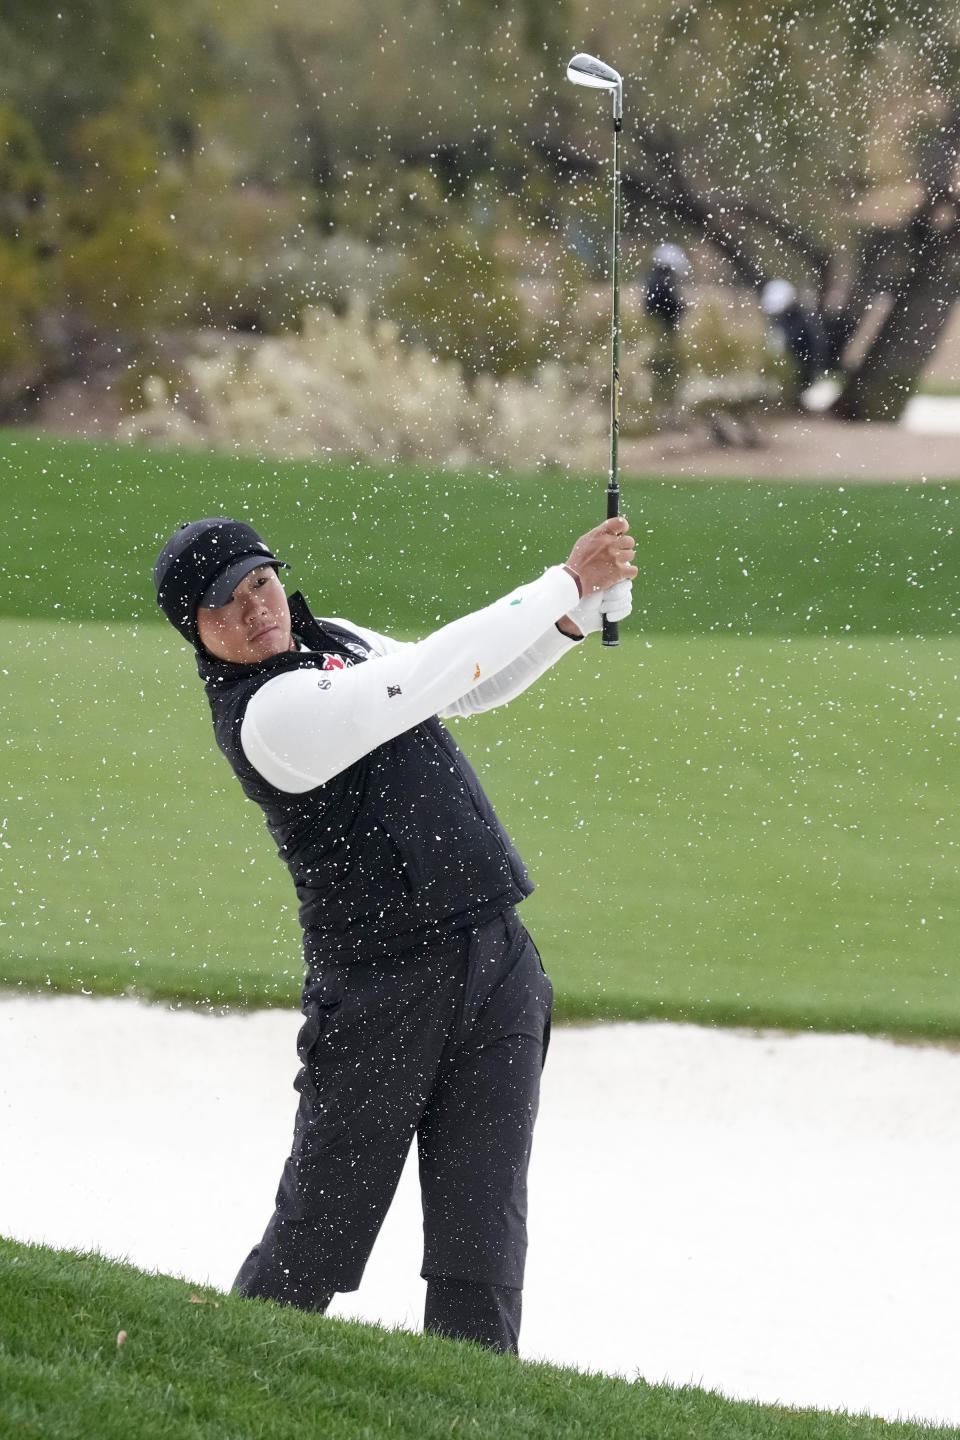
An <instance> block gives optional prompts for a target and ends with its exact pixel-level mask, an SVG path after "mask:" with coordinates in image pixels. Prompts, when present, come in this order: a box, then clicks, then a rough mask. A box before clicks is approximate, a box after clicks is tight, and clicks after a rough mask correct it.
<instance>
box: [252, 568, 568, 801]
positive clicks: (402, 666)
mask: <svg viewBox="0 0 960 1440" xmlns="http://www.w3.org/2000/svg"><path fill="white" fill-rule="evenodd" d="M577 598H578V597H577V584H576V581H575V580H574V579H573V578H572V577H571V576H570V575H569V574H568V573H567V572H566V571H565V570H564V569H563V567H562V566H559V565H557V566H555V567H554V568H552V569H550V570H548V571H547V572H546V574H545V575H542V576H541V577H540V579H539V580H535V581H534V582H533V583H532V584H530V585H522V586H520V588H519V589H517V590H514V591H512V592H511V593H510V594H509V595H505V596H504V597H503V599H501V600H497V601H495V602H494V603H493V604H492V605H488V606H486V608H485V609H483V610H477V611H475V612H474V613H473V614H471V615H465V616H463V617H462V619H460V620H454V621H453V623H452V624H450V625H445V626H444V627H443V628H442V629H441V630H436V631H434V633H433V634H432V635H428V636H427V638H426V639H425V640H420V641H418V642H417V643H415V644H407V645H398V644H396V642H393V643H392V644H391V646H390V653H388V654H381V655H374V656H373V657H372V658H371V659H369V660H366V661H364V662H363V663H362V664H360V665H355V666H353V667H352V668H350V669H346V670H331V671H324V670H314V669H313V668H308V667H304V668H302V669H298V670H289V671H287V672H285V673H284V674H281V675H277V676H275V677H274V678H273V679H272V680H268V681H267V682H266V684H265V685H262V686H261V687H260V689H259V690H258V691H257V692H256V694H255V695H254V696H253V698H252V699H251V700H250V703H249V704H248V706H247V709H246V713H245V715H244V718H243V723H242V725H241V729H240V741H241V744H242V746H243V750H244V753H245V754H246V756H247V759H248V760H249V761H250V763H251V764H252V765H254V766H255V768H256V769H257V770H258V771H259V772H260V774H261V775H262V776H263V777H264V779H265V780H267V781H269V782H270V784H271V785H275V786H276V787H277V789H279V790H284V791H286V792H288V793H291V794H299V793H302V792H303V791H305V790H310V789H313V787H314V786H316V785H322V784H323V783H324V782H325V781H327V780H330V779H332V778H333V776H334V775H337V774H339V773H340V771H341V770H345V769H347V767H348V766H350V765H352V764H354V763H355V762H356V761H357V760H359V759H360V758H361V756H363V755H366V754H368V753H369V751H371V750H373V749H375V748H376V747H377V746H378V745H382V744H384V742H385V741H387V740H391V739H393V738H394V736H396V735H400V734H402V733H403V731H404V730H409V729H410V728H411V727H412V726H414V725H419V724H420V723H421V722H422V721H424V720H427V719H429V717H430V716H431V715H436V714H437V713H438V712H440V711H448V710H449V707H451V706H452V705H454V704H455V703H456V701H458V700H460V699H461V698H462V697H463V696H464V695H466V694H467V693H468V692H469V691H471V690H474V689H475V688H476V687H477V685H478V683H479V682H480V680H481V679H483V678H485V677H486V676H491V677H492V676H495V675H497V674H499V673H500V672H502V671H503V670H505V668H506V667H507V666H510V665H513V664H514V663H515V662H516V661H517V660H518V659H519V658H520V657H521V656H522V655H523V654H524V652H525V651H527V650H529V649H530V647H531V646H533V645H534V644H535V642H536V641H537V640H539V639H541V638H542V637H543V636H544V634H545V633H546V632H547V631H548V630H549V629H550V627H551V626H552V625H553V624H554V622H555V621H557V620H558V619H560V617H561V616H562V615H564V614H565V613H566V611H567V610H569V609H570V608H571V606H572V605H575V604H576V602H577ZM558 638H559V637H558Z"/></svg>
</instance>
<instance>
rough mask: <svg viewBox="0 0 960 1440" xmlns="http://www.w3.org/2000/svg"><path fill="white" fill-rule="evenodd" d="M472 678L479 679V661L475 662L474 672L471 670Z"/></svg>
mask: <svg viewBox="0 0 960 1440" xmlns="http://www.w3.org/2000/svg"><path fill="white" fill-rule="evenodd" d="M473 678H474V680H479V679H480V665H479V663H478V664H477V668H476V670H474V672H473Z"/></svg>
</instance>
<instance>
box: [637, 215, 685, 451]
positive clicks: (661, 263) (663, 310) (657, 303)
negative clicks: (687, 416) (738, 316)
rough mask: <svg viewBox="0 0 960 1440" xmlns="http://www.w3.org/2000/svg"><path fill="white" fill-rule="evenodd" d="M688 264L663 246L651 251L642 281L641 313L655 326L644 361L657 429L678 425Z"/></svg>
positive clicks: (677, 252) (682, 254)
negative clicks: (649, 380) (649, 382)
mask: <svg viewBox="0 0 960 1440" xmlns="http://www.w3.org/2000/svg"><path fill="white" fill-rule="evenodd" d="M689 274H690V261H689V260H688V259H687V256H686V254H685V252H684V251H683V250H682V249H681V248H680V246H679V245H673V244H669V243H665V244H662V245H658V246H657V247H656V249H655V250H654V251H653V254H652V256H651V261H650V268H649V270H648V271H647V275H646V278H645V280H644V292H643V308H644V312H645V314H646V315H647V316H649V318H650V319H651V320H652V321H653V322H654V324H655V326H656V338H655V340H654V345H653V350H652V352H651V355H650V359H649V361H648V367H649V370H650V376H651V400H652V404H653V412H654V415H655V417H656V421H657V424H658V426H659V427H660V428H661V429H671V428H674V427H676V426H677V425H678V424H679V423H680V419H681V415H680V404H679V392H680V381H681V378H682V373H683V365H682V360H681V355H680V338H679V332H680V325H681V322H682V320H683V317H684V313H685V312H686V309H687V300H686V297H685V295H684V289H683V282H684V281H685V280H686V279H687V278H688V277H689Z"/></svg>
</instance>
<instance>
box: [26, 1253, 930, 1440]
mask: <svg viewBox="0 0 960 1440" xmlns="http://www.w3.org/2000/svg"><path fill="white" fill-rule="evenodd" d="M191 1296H193V1297H194V1299H191ZM197 1301H199V1302H201V1303H197ZM121 1331H125V1332H126V1338H125V1340H124V1342H123V1344H122V1345H120V1346H118V1344H117V1337H118V1335H119V1334H120V1332H121ZM0 1422H2V1426H3V1429H2V1433H3V1435H4V1437H5V1440H6V1437H10V1440H14V1437H17V1440H131V1437H134V1436H135V1437H136V1440H154V1437H157V1440H159V1437H161V1436H162V1437H165V1440H167V1437H176V1440H181V1437H182V1440H247V1437H249V1440H254V1437H256V1440H316V1437H317V1436H321V1435H322V1436H323V1437H324V1440H382V1437H384V1436H391V1437H392V1436H396V1437H397V1440H404V1437H407V1440H441V1437H449V1436H451V1435H453V1436H458V1435H463V1434H466V1435H477V1436H482V1437H483V1440H524V1437H527V1440H568V1437H569V1440H574V1437H576V1440H624V1437H627V1436H629V1437H630V1440H750V1437H757V1440H761V1437H762V1440H841V1437H843V1440H873V1437H877V1440H879V1437H885V1440H914V1437H916V1440H921V1437H923V1440H939V1437H943V1440H947V1437H955V1436H956V1435H957V1431H956V1430H955V1429H954V1428H953V1427H949V1428H946V1427H935V1426H932V1425H921V1424H912V1423H892V1424H888V1423H885V1422H884V1421H882V1420H875V1419H870V1418H868V1417H856V1416H851V1415H847V1414H844V1413H842V1412H838V1413H828V1412H823V1411H816V1410H791V1409H784V1408H779V1407H776V1406H772V1405H759V1404H750V1403H744V1402H735V1401H730V1400H726V1399H724V1398H723V1397H721V1396H719V1395H716V1394H714V1393H711V1392H708V1391H705V1390H699V1389H696V1388H694V1387H692V1386H685V1387H683V1388H680V1389H672V1388H670V1387H668V1386H665V1385H648V1384H646V1383H645V1382H644V1381H642V1380H636V1381H632V1382H630V1381H627V1380H618V1379H614V1378H610V1377H606V1376H599V1375H584V1374H581V1373H580V1372H578V1371H575V1370H563V1369H558V1368H556V1367H554V1366H551V1365H534V1364H526V1363H522V1362H517V1361H516V1360H513V1359H511V1358H509V1357H504V1356H497V1355H490V1354H487V1353H486V1352H484V1351H481V1350H478V1349H476V1348H475V1347H474V1346H470V1345H458V1344H454V1343H452V1342H450V1341H442V1340H437V1339H435V1338H428V1337H425V1336H422V1335H411V1334H405V1333H403V1332H399V1331H394V1332H389V1331H384V1330H380V1329H377V1328H375V1327H373V1326H364V1325H357V1324H351V1323H348V1322H344V1321H337V1320H327V1319H325V1318H322V1317H318V1316H312V1315H306V1314H304V1313H302V1312H300V1311H296V1310H292V1309H282V1308H280V1307H278V1306H275V1305H272V1304H266V1303H263V1302H259V1301H257V1302H251V1301H244V1300H238V1299H236V1298H235V1297H231V1296H225V1295H218V1294H216V1292H213V1291H209V1290H204V1291H203V1292H202V1293H201V1294H200V1295H197V1293H196V1291H195V1290H193V1289H192V1288H191V1287H190V1286H189V1285H188V1284H187V1283H186V1282H184V1281H182V1280H176V1279H172V1278H170V1277H168V1276H162V1275H156V1276H148V1275H144V1274H142V1273H141V1272H139V1271H137V1270H135V1269H133V1268H132V1267H131V1266H127V1265H119V1264H116V1263H113V1262H110V1261H107V1260H104V1259H102V1258H100V1257H98V1256H91V1255H84V1256H79V1255H75V1254H70V1253H64V1252H58V1251H54V1250H49V1249H46V1248H43V1247H39V1246H37V1247H34V1246H26V1245H21V1244H17V1243H15V1242H12V1241H7V1240H0Z"/></svg>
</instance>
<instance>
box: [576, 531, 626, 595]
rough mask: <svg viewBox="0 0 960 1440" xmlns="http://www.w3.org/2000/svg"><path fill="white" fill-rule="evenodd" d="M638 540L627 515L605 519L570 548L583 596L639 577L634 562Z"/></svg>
mask: <svg viewBox="0 0 960 1440" xmlns="http://www.w3.org/2000/svg"><path fill="white" fill-rule="evenodd" d="M636 548H637V542H636V541H635V540H634V538H633V536H632V535H631V534H630V524H629V522H628V521H627V519H626V517H625V516H623V515H616V516H614V518H613V519H612V520H604V522H603V524H602V525H598V526H597V527H596V529H595V530H588V531H587V533H586V535H581V536H580V539H579V540H578V541H577V543H576V545H574V547H573V549H572V550H571V551H570V558H569V560H568V561H567V565H568V566H569V567H570V569H571V570H573V571H574V572H575V573H576V574H577V575H578V576H579V578H580V587H581V591H582V598H583V599H586V597H587V596H588V595H593V594H594V593H595V592H596V591H597V590H609V589H610V586H611V585H616V584H617V582H618V581H620V580H635V579H636V578H637V575H638V574H639V571H638V570H637V567H636V565H634V563H633V557H634V553H635V551H636Z"/></svg>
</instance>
